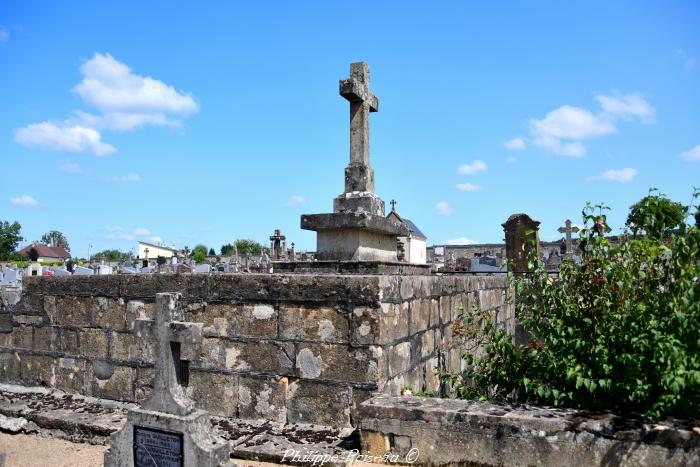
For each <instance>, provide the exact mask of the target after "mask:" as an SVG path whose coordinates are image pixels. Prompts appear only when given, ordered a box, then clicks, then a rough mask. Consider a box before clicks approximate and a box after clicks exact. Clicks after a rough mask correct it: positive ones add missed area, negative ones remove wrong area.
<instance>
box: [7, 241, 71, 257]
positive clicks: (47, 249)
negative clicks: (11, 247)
mask: <svg viewBox="0 0 700 467" xmlns="http://www.w3.org/2000/svg"><path fill="white" fill-rule="evenodd" d="M32 248H34V249H35V250H36V252H37V253H38V254H39V256H40V257H42V258H58V259H68V258H70V253H68V252H67V251H66V250H64V249H63V248H61V247H60V246H48V245H44V244H42V243H32V244H31V245H28V246H26V247H24V248H22V249H21V250H20V251H19V252H20V253H24V254H29V250H31V249H32Z"/></svg>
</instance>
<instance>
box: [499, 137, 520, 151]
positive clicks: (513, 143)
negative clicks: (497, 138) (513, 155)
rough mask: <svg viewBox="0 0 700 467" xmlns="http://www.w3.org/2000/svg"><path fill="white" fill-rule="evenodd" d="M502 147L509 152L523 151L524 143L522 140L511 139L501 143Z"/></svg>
mask: <svg viewBox="0 0 700 467" xmlns="http://www.w3.org/2000/svg"><path fill="white" fill-rule="evenodd" d="M503 146H505V147H506V148H507V149H510V150H511V151H521V150H523V149H525V141H523V139H522V138H513V139H509V140H508V141H506V142H505V143H503Z"/></svg>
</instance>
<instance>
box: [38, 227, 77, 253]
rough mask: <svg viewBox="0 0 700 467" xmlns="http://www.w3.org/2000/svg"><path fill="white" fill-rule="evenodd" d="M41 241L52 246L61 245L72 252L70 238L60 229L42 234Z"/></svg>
mask: <svg viewBox="0 0 700 467" xmlns="http://www.w3.org/2000/svg"><path fill="white" fill-rule="evenodd" d="M41 243H43V244H44V245H50V246H60V247H61V248H63V249H64V250H66V251H68V252H70V246H69V245H68V239H67V238H66V236H65V235H63V234H62V233H61V232H59V231H58V230H52V231H51V232H47V233H45V234H44V235H42V236H41Z"/></svg>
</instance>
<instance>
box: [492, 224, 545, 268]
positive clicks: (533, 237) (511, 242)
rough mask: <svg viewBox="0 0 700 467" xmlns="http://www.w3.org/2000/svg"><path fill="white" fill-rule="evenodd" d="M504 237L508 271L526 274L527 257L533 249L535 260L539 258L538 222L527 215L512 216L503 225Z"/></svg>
mask: <svg viewBox="0 0 700 467" xmlns="http://www.w3.org/2000/svg"><path fill="white" fill-rule="evenodd" d="M501 225H502V226H503V231H504V233H505V237H506V258H507V260H508V270H509V271H512V272H528V271H530V268H529V267H528V265H527V257H528V254H529V253H530V251H532V249H533V248H534V249H535V252H536V254H537V258H539V257H540V234H539V231H540V227H539V226H540V222H539V221H536V220H534V219H532V218H531V217H530V216H528V215H527V214H513V215H512V216H510V217H509V218H508V220H507V221H505V222H504V223H503V224H501Z"/></svg>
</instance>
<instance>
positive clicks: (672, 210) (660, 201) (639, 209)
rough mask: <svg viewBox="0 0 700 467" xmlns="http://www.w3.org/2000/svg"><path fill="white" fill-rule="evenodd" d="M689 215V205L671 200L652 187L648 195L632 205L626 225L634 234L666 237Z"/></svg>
mask: <svg viewBox="0 0 700 467" xmlns="http://www.w3.org/2000/svg"><path fill="white" fill-rule="evenodd" d="M687 216H688V207H687V206H683V205H682V204H681V203H676V202H674V201H671V200H670V199H668V197H666V196H665V195H663V194H659V193H657V190H656V189H655V188H652V189H651V190H649V195H648V196H645V197H644V198H642V199H641V200H639V201H637V202H636V203H634V204H633V205H632V207H630V213H629V215H628V216H627V224H626V225H627V227H629V228H630V230H631V231H632V233H633V234H634V235H638V234H644V235H647V236H649V237H653V238H664V237H666V236H668V234H669V233H670V232H671V230H673V229H675V228H677V227H679V226H680V225H681V224H682V223H683V222H684V221H685V218H686V217H687Z"/></svg>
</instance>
